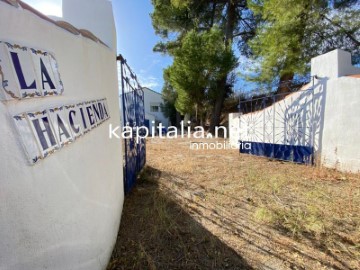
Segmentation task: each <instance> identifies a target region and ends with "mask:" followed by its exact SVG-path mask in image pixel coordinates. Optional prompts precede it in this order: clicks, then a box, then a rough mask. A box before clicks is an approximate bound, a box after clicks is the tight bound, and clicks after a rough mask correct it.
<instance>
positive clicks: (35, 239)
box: [0, 1, 123, 270]
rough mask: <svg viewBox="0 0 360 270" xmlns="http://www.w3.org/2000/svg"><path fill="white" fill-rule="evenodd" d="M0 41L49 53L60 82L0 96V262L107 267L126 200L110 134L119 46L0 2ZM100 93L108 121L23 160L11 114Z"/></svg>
mask: <svg viewBox="0 0 360 270" xmlns="http://www.w3.org/2000/svg"><path fill="white" fill-rule="evenodd" d="M82 8H83V9H84V8H85V7H82ZM107 16H112V13H111V14H107ZM98 19H99V18H98ZM98 19H96V21H97V20H98ZM100 19H101V18H100ZM92 20H95V19H94V18H92ZM0 40H6V41H13V42H16V43H18V44H21V45H25V46H34V47H36V48H42V49H44V50H47V51H50V52H53V53H54V55H55V57H56V59H57V62H58V64H59V70H60V74H61V77H62V81H63V84H64V89H65V92H64V93H63V95H62V96H56V97H43V98H34V99H28V100H21V101H16V100H14V101H7V102H2V103H0V122H1V127H0V137H1V140H0V151H1V156H0V182H1V185H0V220H1V222H0V269H1V270H29V269H34V270H35V269H36V270H38V269H39V270H40V269H51V270H65V269H66V270H71V269H77V270H99V269H105V268H106V265H107V262H108V259H109V258H110V255H111V252H112V249H113V245H114V243H115V241H116V235H117V231H118V227H119V222H120V215H121V211H122V203H123V164H122V162H123V161H122V149H121V147H122V146H121V141H120V140H110V139H108V129H109V127H108V125H109V124H110V123H112V124H113V126H117V125H120V112H119V102H118V86H117V71H116V53H115V51H114V50H111V49H109V48H107V47H106V46H104V45H101V44H99V43H95V42H93V41H92V40H89V39H87V38H84V37H82V36H76V35H73V34H71V33H69V32H68V31H66V30H64V29H62V28H59V27H57V26H55V25H54V24H52V23H50V22H47V21H45V20H43V19H41V18H39V17H38V16H36V15H34V14H33V13H31V12H29V11H27V10H22V9H21V8H15V7H13V6H10V5H8V4H6V3H4V2H2V1H0ZM98 98H107V102H108V106H109V110H110V116H111V119H110V120H108V121H107V122H106V123H105V124H103V125H101V126H99V127H97V128H96V129H94V130H91V132H89V133H88V134H87V135H86V136H83V137H81V138H79V139H78V140H76V141H75V142H74V143H72V144H70V145H68V146H66V147H64V148H63V149H61V151H58V152H56V153H54V154H52V155H51V156H49V157H47V158H46V159H44V160H42V161H40V162H39V163H38V164H35V165H34V166H29V165H28V162H27V159H26V155H25V153H24V148H23V147H22V144H21V139H20V138H19V134H18V133H17V130H16V128H15V125H14V120H13V119H12V116H13V115H15V114H17V113H22V112H27V111H33V110H34V109H39V108H49V107H51V106H53V105H54V106H55V105H63V104H71V103H74V102H78V101H84V100H92V99H98Z"/></svg>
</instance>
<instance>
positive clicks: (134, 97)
mask: <svg viewBox="0 0 360 270" xmlns="http://www.w3.org/2000/svg"><path fill="white" fill-rule="evenodd" d="M117 60H118V61H119V62H120V67H119V68H120V73H121V93H122V94H121V103H122V105H121V107H122V112H123V119H122V120H123V121H122V123H123V126H124V127H125V126H126V127H130V128H131V129H132V136H131V137H130V138H123V140H124V144H123V145H124V190H125V194H128V193H129V192H130V191H131V189H132V188H133V187H134V185H135V183H136V178H137V176H138V174H139V173H140V171H141V170H142V168H143V167H144V166H145V163H146V141H145V139H142V138H141V139H138V140H137V138H136V129H137V128H140V127H142V126H144V125H145V110H144V92H143V90H142V87H141V86H140V84H139V82H138V80H137V77H136V75H135V74H134V73H133V71H132V70H131V68H130V67H129V65H128V64H127V63H126V60H125V59H124V58H123V57H122V56H121V55H119V56H118V58H117ZM140 130H141V129H140Z"/></svg>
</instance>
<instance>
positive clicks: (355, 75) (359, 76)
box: [346, 74, 360, 79]
mask: <svg viewBox="0 0 360 270" xmlns="http://www.w3.org/2000/svg"><path fill="white" fill-rule="evenodd" d="M346 77H352V78H358V79H360V74H353V75H348V76H346Z"/></svg>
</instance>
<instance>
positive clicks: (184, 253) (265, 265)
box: [108, 138, 360, 270]
mask: <svg viewBox="0 0 360 270" xmlns="http://www.w3.org/2000/svg"><path fill="white" fill-rule="evenodd" d="M191 141H194V140H191ZM219 141H220V142H223V141H222V140H219ZM206 142H208V140H206ZM116 269H151V270H153V269H279V270H281V269H360V175H359V174H349V173H341V172H338V171H336V170H330V169H324V168H318V167H311V166H305V165H298V164H293V163H287V162H281V161H274V160H269V159H267V158H263V157H254V156H250V155H245V154H244V155H243V154H239V153H238V151H236V150H190V140H187V139H180V138H179V139H173V140H163V139H160V138H155V139H149V140H148V141H147V165H146V167H145V169H144V170H143V172H142V174H141V175H140V177H139V179H138V183H137V186H136V187H135V188H134V190H133V191H132V192H131V194H129V196H127V198H126V199H125V204H124V210H123V215H122V221H121V225H120V230H119V235H118V240H117V243H116V246H115V249H114V252H113V256H112V259H111V262H110V264H109V266H108V270H116Z"/></svg>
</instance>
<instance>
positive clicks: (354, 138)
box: [229, 50, 360, 172]
mask: <svg viewBox="0 0 360 270" xmlns="http://www.w3.org/2000/svg"><path fill="white" fill-rule="evenodd" d="M311 74H312V75H313V76H315V75H316V76H317V77H316V79H314V85H312V84H310V85H307V86H305V87H304V88H303V90H306V89H308V88H310V87H313V88H314V91H313V92H312V91H299V92H297V93H293V94H291V95H289V96H287V97H286V98H285V99H283V100H281V101H279V102H277V103H275V104H274V105H273V106H270V107H268V108H266V109H264V110H261V111H257V112H254V113H249V114H245V115H241V116H240V115H239V114H238V113H232V114H229V128H230V129H231V130H235V132H232V133H230V143H231V144H232V145H236V143H237V142H238V141H239V140H242V141H251V142H265V143H274V144H284V145H296V146H314V149H315V157H316V159H317V160H319V161H320V163H321V164H322V165H323V166H326V167H330V168H336V169H339V170H342V171H352V172H358V171H360V143H359V133H360V117H359V115H360V78H359V76H349V75H353V74H360V69H359V68H356V67H354V66H352V65H351V55H350V53H348V52H345V51H342V50H334V51H331V52H329V53H327V54H324V55H321V56H318V57H315V58H313V59H312V61H311ZM237 128H238V129H239V131H236V129H237Z"/></svg>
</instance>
